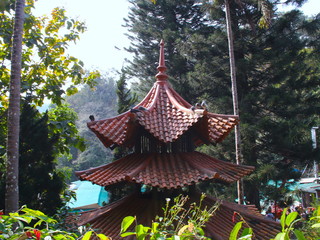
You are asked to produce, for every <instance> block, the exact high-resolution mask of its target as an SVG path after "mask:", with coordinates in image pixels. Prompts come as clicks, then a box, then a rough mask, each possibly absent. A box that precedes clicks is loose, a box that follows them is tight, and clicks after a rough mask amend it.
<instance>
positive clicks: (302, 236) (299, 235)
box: [293, 229, 306, 240]
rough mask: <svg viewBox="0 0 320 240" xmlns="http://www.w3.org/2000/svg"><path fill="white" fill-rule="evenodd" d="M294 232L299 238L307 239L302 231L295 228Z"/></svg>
mask: <svg viewBox="0 0 320 240" xmlns="http://www.w3.org/2000/svg"><path fill="white" fill-rule="evenodd" d="M293 232H294V235H296V237H297V239H298V240H306V238H305V237H304V235H303V233H302V232H301V231H299V230H297V229H295V230H294V231H293Z"/></svg>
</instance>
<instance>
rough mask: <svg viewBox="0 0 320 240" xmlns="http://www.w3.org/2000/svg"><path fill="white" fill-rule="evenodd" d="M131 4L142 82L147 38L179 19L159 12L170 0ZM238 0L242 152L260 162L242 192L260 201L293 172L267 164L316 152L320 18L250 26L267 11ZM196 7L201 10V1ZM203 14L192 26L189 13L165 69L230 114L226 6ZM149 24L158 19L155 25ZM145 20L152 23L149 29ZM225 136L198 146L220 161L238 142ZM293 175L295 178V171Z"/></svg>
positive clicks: (277, 16)
mask: <svg viewBox="0 0 320 240" xmlns="http://www.w3.org/2000/svg"><path fill="white" fill-rule="evenodd" d="M134 2H135V3H136V4H135V5H134V8H132V12H131V15H130V18H129V19H130V20H131V21H132V19H133V18H135V19H136V20H135V21H134V22H133V24H131V25H128V26H129V27H130V31H131V32H133V33H136V34H137V35H136V36H137V38H135V39H136V40H137V44H136V45H134V46H132V48H131V51H132V52H135V53H136V56H139V61H138V58H135V60H134V64H133V65H131V66H132V69H137V72H138V73H143V74H141V75H139V77H140V78H141V80H142V81H141V82H142V83H144V82H145V81H149V78H148V77H146V75H147V72H146V71H144V70H143V69H142V68H147V69H150V67H153V66H146V65H145V64H144V63H145V61H147V62H149V63H150V59H149V58H150V56H152V55H153V53H152V52H153V51H155V50H156V49H157V48H156V47H154V46H153V42H155V40H156V39H152V38H151V37H150V36H157V35H159V32H160V31H161V30H162V29H163V28H162V26H171V25H174V24H176V23H177V22H176V21H175V20H174V21H172V22H171V23H170V21H171V20H170V19H169V18H167V17H166V16H165V15H162V13H164V12H165V9H166V8H165V6H166V5H165V3H167V2H166V1H157V5H156V6H154V7H152V6H153V5H152V4H148V3H146V2H142V3H141V1H134ZM241 2H242V3H243V5H239V4H238V3H236V1H232V2H231V5H230V7H231V8H230V10H231V19H232V23H233V26H235V27H234V28H233V32H234V41H235V58H236V67H237V84H238V100H239V109H240V120H241V124H242V129H241V135H242V136H243V141H242V147H243V151H242V153H243V158H244V162H245V164H247V165H253V166H256V168H257V170H256V174H254V175H252V176H251V177H250V178H249V179H248V180H247V181H246V185H247V188H245V189H247V191H246V193H245V195H246V197H247V200H248V201H249V202H250V203H253V204H256V205H257V206H258V207H259V206H260V191H261V190H263V189H262V188H263V187H265V186H266V185H267V182H268V180H270V179H272V178H274V179H282V180H285V179H287V176H288V175H286V174H284V173H283V172H281V171H278V172H277V173H278V174H277V176H272V178H271V177H270V176H271V174H270V171H271V170H269V172H268V171H267V170H268V168H267V166H268V164H272V165H274V166H277V165H278V164H280V163H281V162H288V163H290V164H289V165H288V166H290V167H291V168H296V167H299V165H300V164H305V162H306V161H308V159H309V160H310V159H314V157H315V156H314V155H313V154H315V152H312V151H311V143H310V128H311V127H312V126H314V125H317V123H319V118H318V117H317V112H319V107H320V106H319V103H320V101H319V97H320V96H319V73H320V72H319V67H318V66H319V64H314V63H312V62H313V61H319V59H318V58H317V59H316V57H315V54H316V53H317V52H318V51H319V40H317V39H316V35H317V34H318V29H319V18H317V17H316V18H314V19H308V18H306V17H305V16H303V15H302V14H301V13H300V12H299V11H296V10H294V11H291V12H288V13H286V14H282V13H277V12H275V13H274V17H273V19H272V25H271V26H270V28H259V27H258V26H255V27H253V25H252V24H258V20H259V19H261V16H262V14H261V11H260V9H259V8H258V4H257V2H255V1H245V0H243V1H241ZM297 2H298V1H297ZM300 2H301V1H300ZM175 4H178V1H176V2H175ZM202 6H206V5H205V4H203V5H202ZM194 7H195V6H194V5H192V4H190V5H189V8H188V9H187V8H185V9H184V10H185V11H190V12H192V11H193V10H191V9H193V8H194ZM159 8H164V10H160V9H159ZM196 8H197V9H198V10H199V11H201V10H202V8H201V7H200V4H198V5H197V6H196ZM209 10H210V11H209ZM147 12H149V14H147ZM205 14H207V15H206V18H205V21H201V24H200V26H201V27H199V25H194V27H191V26H192V24H191V23H190V22H188V21H187V20H186V19H185V20H184V21H185V22H188V23H189V24H190V25H188V27H189V28H188V29H189V31H188V34H185V33H186V32H187V31H180V32H179V31H176V32H174V34H175V35H174V38H175V39H178V40H176V41H175V42H174V44H175V45H174V46H175V52H172V51H171V52H170V50H169V52H168V58H167V59H168V65H169V64H170V65H171V66H168V69H169V70H170V72H169V73H168V74H169V75H170V76H171V77H172V78H174V79H178V80H176V81H173V80H170V81H171V82H173V84H175V83H182V84H181V86H184V87H185V89H184V90H182V87H181V86H180V87H178V88H177V91H178V92H179V93H182V95H183V96H184V94H185V93H187V95H188V98H189V99H188V100H190V99H192V100H193V101H195V100H197V99H206V100H207V102H208V103H211V104H209V110H210V111H211V112H217V113H224V114H232V98H231V90H230V77H229V62H228V46H227V35H226V30H225V18H224V12H223V7H222V5H219V6H212V5H211V8H210V9H208V8H206V13H204V12H203V13H201V14H200V15H199V16H205ZM159 19H161V20H162V22H160V21H158V20H159ZM199 19H201V20H203V19H204V18H203V17H200V18H199ZM150 23H153V24H154V25H152V26H151V24H150ZM170 24H171V25H170ZM144 25H145V26H148V28H147V27H145V28H144V27H143V26H144ZM138 26H139V27H138ZM141 29H142V30H141ZM147 29H148V31H147ZM159 29H160V30H159ZM185 29H186V28H185ZM190 29H192V30H190ZM140 31H142V32H141V33H140ZM165 31H166V30H163V32H165ZM146 32H148V34H146ZM150 32H155V33H156V34H151V33H150ZM163 34H164V33H163ZM186 36H187V37H186ZM151 39H152V41H151ZM140 43H141V44H140ZM151 43H152V44H151ZM169 49H170V48H169ZM148 50H149V52H148V53H147V51H148ZM170 55H171V58H170ZM176 55H177V56H181V57H183V59H184V61H185V63H187V65H188V66H189V68H185V69H183V71H184V72H183V74H182V75H179V74H176V73H179V69H176V68H174V67H173V66H176V64H175V63H174V62H175V60H176V58H175V56H176ZM139 64H141V65H140V68H138V67H139V66H138V65H139ZM140 69H141V71H140ZM149 76H152V75H151V74H149ZM179 77H180V79H179ZM317 121H318V122H317ZM226 140H227V141H225V142H224V143H222V144H219V145H217V146H216V147H212V148H202V149H201V150H203V151H206V152H208V153H210V154H211V155H213V156H215V157H218V158H221V159H229V160H230V159H234V154H231V155H230V154H229V152H230V150H232V149H234V147H233V144H232V141H233V140H232V138H231V136H229V138H228V139H226ZM264 170H266V171H267V172H268V173H265V171H264ZM266 176H268V177H266ZM294 178H295V179H297V176H296V175H295V176H294ZM264 192H266V191H264Z"/></svg>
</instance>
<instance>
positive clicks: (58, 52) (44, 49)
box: [0, 0, 97, 212]
mask: <svg viewBox="0 0 320 240" xmlns="http://www.w3.org/2000/svg"><path fill="white" fill-rule="evenodd" d="M4 3H5V6H4V9H3V13H2V14H1V16H0V27H1V32H0V42H1V45H0V51H1V56H0V60H1V64H0V65H1V66H0V75H1V80H2V81H1V84H0V92H1V94H0V108H1V112H6V109H7V107H8V105H10V107H9V109H8V119H7V122H8V134H7V137H8V141H7V151H8V153H7V157H8V161H7V171H6V172H7V177H8V180H7V191H8V192H7V194H6V200H7V203H8V206H6V211H8V212H12V211H15V210H17V209H18V187H17V186H18V162H17V161H18V145H19V144H18V141H19V140H18V138H19V109H20V107H19V104H20V92H21V96H23V98H25V97H28V99H31V100H30V101H31V102H32V104H34V105H37V106H41V105H43V102H44V99H45V98H47V99H49V100H51V101H52V102H54V103H56V104H58V105H59V104H61V102H62V99H63V94H65V93H67V94H73V93H75V92H76V91H77V88H76V86H77V85H79V84H81V83H87V84H90V85H92V84H93V83H94V79H95V77H96V76H97V73H96V72H92V73H90V74H87V75H86V76H85V73H84V70H83V63H82V62H81V61H79V60H78V59H76V58H74V57H72V56H68V55H66V54H65V49H66V48H67V46H68V43H69V42H70V41H76V40H77V39H78V38H79V34H80V33H82V32H83V31H84V30H85V26H84V25H83V23H81V22H79V21H75V20H72V19H69V18H67V17H66V16H65V12H64V10H63V9H58V8H57V9H55V10H54V11H53V13H52V18H51V19H50V18H47V17H42V18H35V17H34V16H33V15H32V8H33V3H34V1H33V0H28V1H27V6H26V7H25V2H24V1H20V0H17V1H16V7H15V9H12V8H11V1H5V2H4ZM13 10H15V18H14V19H15V27H14V31H12V29H13V27H12V22H13V21H12V19H13V14H12V12H13ZM24 16H26V18H25V21H24ZM23 26H24V31H23ZM62 28H64V29H63V31H62ZM22 34H23V38H22ZM11 36H13V42H11ZM22 46H23V48H22ZM10 49H12V53H11V52H10ZM10 59H11V61H10ZM21 59H22V62H23V64H22V65H21ZM7 66H11V67H12V73H11V74H9V72H10V71H9V69H8V68H7ZM9 79H11V80H10V81H9ZM20 80H21V87H20V85H19V84H20V83H19V82H20ZM67 81H71V83H72V85H71V86H70V87H69V88H68V89H67V90H66V91H65V90H63V89H62V86H63V85H64V84H66V82H67ZM9 82H11V83H10V87H9ZM20 90H21V91H20ZM9 91H10V100H9V101H8V92H9ZM13 99H15V100H13Z"/></svg>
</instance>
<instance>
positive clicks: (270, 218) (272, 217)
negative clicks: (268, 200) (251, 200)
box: [266, 208, 274, 220]
mask: <svg viewBox="0 0 320 240" xmlns="http://www.w3.org/2000/svg"><path fill="white" fill-rule="evenodd" d="M266 218H267V219H269V220H274V215H273V213H272V212H271V208H269V209H268V210H267V211H266Z"/></svg>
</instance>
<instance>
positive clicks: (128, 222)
mask: <svg viewBox="0 0 320 240" xmlns="http://www.w3.org/2000/svg"><path fill="white" fill-rule="evenodd" d="M134 220H135V217H132V216H127V217H125V218H124V219H123V220H122V223H121V230H120V233H123V232H125V231H127V229H128V228H129V227H130V226H131V224H132V223H133V222H134Z"/></svg>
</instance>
